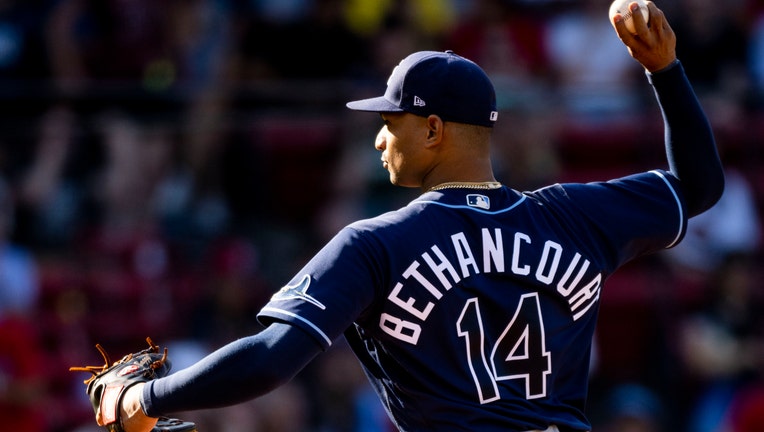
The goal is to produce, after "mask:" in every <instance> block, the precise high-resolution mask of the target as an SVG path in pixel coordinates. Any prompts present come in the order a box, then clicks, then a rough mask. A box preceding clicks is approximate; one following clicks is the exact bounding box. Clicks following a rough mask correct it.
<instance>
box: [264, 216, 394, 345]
mask: <svg viewBox="0 0 764 432" xmlns="http://www.w3.org/2000/svg"><path fill="white" fill-rule="evenodd" d="M375 255H376V254H375V253H374V249H373V248H372V247H370V246H369V244H368V239H365V238H364V237H363V236H362V234H361V233H360V232H359V231H357V230H355V229H353V228H344V229H343V230H341V231H340V232H339V233H338V234H337V235H336V236H335V237H334V238H333V239H332V240H331V241H329V243H327V244H326V246H324V247H323V248H322V249H321V250H320V251H319V252H318V253H317V254H316V255H315V256H314V257H313V258H312V259H311V260H310V261H309V262H308V263H307V264H306V265H305V267H303V268H302V269H301V270H300V271H299V272H298V273H297V274H296V275H295V276H294V277H293V278H292V280H291V281H290V282H289V283H288V284H286V285H285V286H284V287H283V288H281V289H280V290H279V291H278V292H276V293H275V294H273V296H272V297H271V299H270V301H269V302H268V303H267V304H266V305H265V306H264V307H263V308H262V309H261V310H260V312H259V313H258V316H257V317H258V320H259V321H260V322H261V323H263V324H265V325H267V324H269V323H270V322H273V321H282V322H286V323H290V324H292V325H295V326H298V327H300V328H302V329H303V330H304V331H306V332H307V333H308V334H310V335H312V336H313V337H314V338H315V339H316V340H317V341H318V342H319V344H320V345H321V346H322V347H323V349H327V348H328V347H329V346H331V344H332V342H333V341H334V340H335V339H336V338H337V337H339V336H341V335H342V333H343V332H344V331H345V330H346V329H347V328H348V327H349V326H350V325H351V324H352V323H353V322H354V321H355V320H356V318H357V317H358V316H359V315H360V314H361V313H362V312H363V311H364V310H365V309H366V308H367V307H368V306H369V305H370V304H371V302H372V300H373V298H374V296H375V293H376V292H378V291H379V289H378V287H379V284H380V279H381V277H380V276H379V274H380V272H379V270H378V265H377V263H378V261H379V257H377V256H375Z"/></svg>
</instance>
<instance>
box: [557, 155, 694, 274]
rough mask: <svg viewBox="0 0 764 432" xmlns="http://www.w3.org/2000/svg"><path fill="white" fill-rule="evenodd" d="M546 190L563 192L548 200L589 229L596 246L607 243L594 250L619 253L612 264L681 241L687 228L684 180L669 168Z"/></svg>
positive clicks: (606, 254)
mask: <svg viewBox="0 0 764 432" xmlns="http://www.w3.org/2000/svg"><path fill="white" fill-rule="evenodd" d="M555 189H557V190H556V191H555ZM546 193H551V194H553V195H557V197H556V198H557V199H556V200H551V201H549V202H548V204H549V205H551V206H558V209H557V210H558V211H559V212H560V213H561V215H562V217H564V218H566V219H568V220H570V221H571V222H574V223H576V225H577V226H579V227H586V228H587V229H586V233H587V235H588V236H590V237H593V239H592V243H591V244H594V245H600V246H599V247H601V246H602V245H604V247H605V249H604V250H601V251H595V252H594V253H599V254H601V256H603V257H605V258H607V257H615V258H614V259H615V261H614V262H611V263H610V264H611V266H612V268H616V267H618V266H620V265H622V264H624V263H626V262H627V261H629V260H631V259H633V258H636V257H638V256H641V255H645V254H648V253H652V252H656V251H659V250H662V249H666V248H671V247H673V246H675V245H677V244H678V243H679V242H680V241H681V240H682V238H683V236H684V234H685V231H686V228H687V213H686V210H685V204H684V198H683V197H682V194H681V189H680V188H679V187H678V180H677V179H676V177H674V175H672V174H671V173H669V172H667V171H663V170H655V171H650V172H645V173H640V174H635V175H631V176H627V177H623V178H619V179H615V180H610V181H607V182H596V183H587V184H565V185H560V186H559V187H558V188H552V189H551V190H549V191H547V192H545V194H546ZM560 197H562V198H563V199H559V198H560Z"/></svg>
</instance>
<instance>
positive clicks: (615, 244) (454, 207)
mask: <svg viewBox="0 0 764 432" xmlns="http://www.w3.org/2000/svg"><path fill="white" fill-rule="evenodd" d="M648 5H649V6H648V7H649V10H650V25H649V26H648V25H647V23H646V22H645V20H644V19H643V18H642V15H640V14H635V15H634V18H633V19H634V20H635V25H636V29H637V33H636V35H632V34H631V33H629V31H628V30H626V28H625V26H624V23H623V19H622V17H620V16H616V17H615V18H614V20H613V26H614V28H615V31H616V33H617V35H618V37H620V38H621V40H622V41H623V43H624V44H625V45H626V47H627V48H628V50H629V52H630V53H631V55H632V56H633V57H634V58H635V59H636V60H637V61H638V62H639V63H640V64H641V65H642V66H643V67H644V68H645V69H646V75H647V79H648V80H649V82H650V83H651V85H652V86H653V88H654V92H655V95H656V98H657V101H658V103H659V105H660V109H661V111H662V114H663V118H664V121H665V131H666V135H665V150H666V151H667V153H668V169H667V170H664V169H656V170H653V171H648V172H642V173H637V174H634V175H629V176H627V177H623V178H618V179H614V180H611V181H608V182H596V183H589V184H562V185H560V184H556V185H552V186H549V187H546V188H543V189H539V190H536V191H531V192H519V191H517V190H514V189H512V188H510V187H508V186H505V185H502V184H501V183H499V182H498V181H497V180H496V179H495V178H494V176H493V173H492V170H491V161H490V159H489V153H490V149H489V141H490V136H491V127H492V126H493V124H494V123H495V122H496V121H497V111H496V105H495V95H494V89H493V86H492V84H491V82H490V80H489V78H488V77H487V76H486V74H485V73H484V72H483V70H482V69H481V68H480V67H479V66H478V65H476V64H475V63H473V62H471V61H469V60H467V59H465V58H462V57H460V56H458V55H457V54H455V53H452V52H449V51H446V52H434V51H425V52H416V53H413V54H411V55H410V56H408V57H406V58H405V59H403V60H402V61H401V63H400V64H399V65H398V66H397V67H396V68H395V69H394V70H393V72H392V75H391V76H390V78H389V80H388V83H387V90H386V92H385V94H384V96H380V97H377V98H372V99H365V100H360V101H354V102H350V103H348V104H347V106H348V107H349V108H351V109H354V110H360V111H369V112H375V113H379V115H380V116H381V118H382V120H383V122H384V125H383V126H382V128H381V130H380V131H379V134H378V136H377V140H376V143H375V147H376V148H377V150H379V151H380V152H381V160H382V165H383V167H384V168H385V169H386V170H387V171H389V176H390V181H391V182H392V183H393V184H395V185H398V186H404V187H413V188H419V189H421V191H422V194H421V195H420V196H419V197H418V198H416V199H414V200H413V201H412V202H411V203H409V204H408V205H407V206H406V207H404V208H401V209H399V210H396V211H392V212H389V213H386V214H382V215H380V216H378V217H375V218H372V219H368V220H362V221H358V222H355V223H353V224H350V225H349V226H347V227H345V228H344V229H342V230H341V231H340V232H339V233H338V234H337V235H336V237H334V238H333V239H332V240H331V241H330V242H329V243H328V244H327V245H326V246H325V247H324V248H323V249H322V250H321V251H320V252H318V253H317V254H316V255H315V256H314V257H313V258H312V259H311V260H310V261H309V262H308V263H307V264H306V265H305V266H304V267H303V268H302V269H301V270H299V271H298V272H297V274H296V275H295V276H294V278H293V279H292V280H291V281H289V282H288V283H287V284H286V285H285V286H284V287H283V288H282V289H281V290H280V291H278V292H277V293H276V294H274V295H273V297H272V298H271V300H270V302H269V303H268V304H267V305H266V306H265V307H264V308H263V309H262V310H261V311H260V313H259V315H258V317H259V319H260V321H261V322H262V323H263V324H264V325H265V329H264V330H263V331H262V332H261V333H258V334H256V335H253V336H250V337H246V338H242V339H240V340H237V341H234V342H232V343H230V344H228V345H226V346H224V347H222V348H220V349H219V350H217V351H215V352H213V353H212V354H210V355H209V356H208V357H206V358H204V359H202V360H201V361H200V362H199V363H197V364H195V365H193V366H191V367H189V368H187V369H184V370H180V371H178V372H177V373H175V374H173V375H169V376H167V377H164V378H159V379H156V380H153V381H150V382H148V383H141V384H139V385H135V386H133V387H131V388H130V389H129V390H127V391H126V393H125V396H124V398H122V402H121V406H120V413H121V418H122V420H121V421H122V425H123V426H124V429H125V430H126V431H128V432H141V431H148V430H151V428H152V425H153V422H154V421H155V418H156V417H159V416H160V415H164V414H165V413H172V412H182V411H188V410H195V409H207V408H214V407H220V406H224V405H231V404H236V403H239V402H243V401H246V400H248V399H251V398H254V397H257V396H259V395H262V394H264V393H266V392H268V391H270V390H272V389H274V388H276V387H277V386H279V385H281V384H283V383H285V382H287V381H288V380H290V379H291V378H292V377H293V376H294V375H295V374H296V373H297V372H299V371H300V370H301V369H302V368H303V367H304V366H305V365H306V364H307V363H308V362H310V361H311V360H312V359H313V358H314V357H315V356H316V355H318V354H319V353H321V352H322V351H323V350H326V349H327V348H329V347H330V346H331V345H332V344H333V343H334V342H335V340H337V339H338V338H340V337H341V336H344V337H345V338H346V339H347V341H348V342H349V344H350V346H351V347H352V349H353V350H354V352H355V354H356V355H357V356H358V359H359V360H360V362H361V364H362V365H363V367H364V370H365V372H366V374H367V375H368V378H369V380H370V381H371V383H372V385H373V387H374V388H375V389H376V391H377V392H378V394H379V397H380V399H381V401H382V403H383V404H384V407H385V408H386V410H387V411H388V413H389V415H390V418H391V419H392V421H393V422H394V423H395V425H396V426H397V428H398V429H399V430H401V431H481V432H490V431H502V432H506V431H543V430H545V431H588V430H589V429H590V423H589V421H588V420H587V418H586V416H585V414H584V411H585V401H586V397H587V381H588V376H587V372H588V368H589V358H590V348H591V343H592V336H593V334H594V330H595V321H596V318H597V311H598V306H599V299H600V297H601V295H602V290H603V289H604V286H605V282H606V280H607V278H608V277H609V276H610V275H611V274H612V273H613V272H614V271H616V270H617V269H618V268H619V267H620V266H621V265H623V264H624V263H626V262H628V261H630V260H632V259H635V258H637V257H640V256H642V255H645V254H648V253H651V252H655V251H659V250H662V249H665V248H670V247H672V246H674V245H676V244H677V243H678V242H679V241H680V240H681V239H682V236H683V233H684V232H685V227H686V224H687V220H688V218H690V217H692V216H694V215H697V214H699V213H701V212H703V211H705V210H706V209H708V208H709V207H711V206H712V205H713V204H714V203H715V202H716V200H717V199H718V198H719V196H720V195H721V192H722V189H723V185H724V177H723V174H722V168H721V163H720V161H719V158H718V155H717V151H716V147H715V143H714V139H713V136H712V131H711V128H710V125H709V123H708V121H707V119H706V117H705V114H704V113H703V111H702V109H701V107H700V105H699V103H698V101H697V99H696V97H695V95H694V92H693V89H692V88H691V86H690V84H689V82H688V80H687V78H686V76H685V73H684V70H683V67H682V65H681V64H680V63H679V61H678V60H677V58H676V54H675V50H674V46H675V35H674V33H673V31H672V29H671V27H670V26H669V24H668V23H667V21H666V20H665V17H664V14H663V13H662V11H661V10H659V9H658V8H657V7H656V6H655V5H654V4H653V3H651V2H648ZM633 6H634V5H633Z"/></svg>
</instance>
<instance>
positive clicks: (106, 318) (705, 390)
mask: <svg viewBox="0 0 764 432" xmlns="http://www.w3.org/2000/svg"><path fill="white" fill-rule="evenodd" d="M656 3H657V5H658V6H659V7H661V8H662V9H663V10H664V11H665V13H666V14H667V15H668V17H669V19H670V22H671V24H672V26H673V28H674V30H675V31H676V33H677V36H678V53H679V57H680V59H681V60H682V62H683V63H684V65H685V67H686V69H687V72H688V75H689V76H690V78H691V80H692V82H693V84H694V85H695V88H696V90H697V92H698V94H699V96H700V97H701V99H702V103H703V105H704V107H705V108H706V110H707V113H708V115H709V117H710V120H711V122H712V124H713V126H714V129H715V133H716V137H717V141H718V145H719V147H720V151H721V154H722V158H723V160H724V163H725V166H726V169H727V189H726V190H725V194H724V196H723V198H722V200H721V201H720V202H719V204H718V205H716V206H715V207H714V208H713V209H712V210H711V211H709V212H708V213H706V214H704V215H703V216H700V217H698V218H696V219H693V220H692V221H691V222H690V227H689V231H688V235H687V238H686V240H685V242H684V243H683V244H682V245H680V246H679V247H677V248H675V249H673V250H671V251H667V252H663V253H661V254H658V255H655V256H651V257H649V258H646V259H641V260H639V261H635V262H633V263H630V264H628V265H627V266H626V267H625V268H624V269H623V270H622V272H621V273H619V274H617V275H616V276H614V277H613V278H612V279H611V280H610V281H609V284H607V285H606V286H605V291H604V293H603V297H602V307H601V319H600V324H599V329H598V332H597V336H596V340H595V346H594V351H593V361H592V365H591V369H592V375H591V376H592V380H591V396H590V400H589V408H588V410H589V415H590V416H591V418H592V420H593V422H594V425H595V430H596V431H620V432H623V431H630V432H649V431H669V430H670V431H687V432H716V431H731V432H737V431H761V430H764V383H763V381H762V377H763V373H764V362H763V359H764V355H762V354H764V348H763V346H764V334H762V330H763V327H762V313H761V310H762V309H761V308H762V303H763V302H762V300H763V298H762V293H763V292H764V291H763V288H764V286H763V285H762V266H761V263H762V259H761V258H762V254H761V243H760V230H761V222H762V218H761V211H762V209H763V207H762V206H763V205H764V172H763V171H762V169H761V168H762V167H764V149H763V148H762V145H761V140H762V137H764V2H762V1H761V0H726V1H717V0H658V1H657V2H656ZM608 6H609V0H474V1H470V0H409V1H405V0H403V1H401V0H161V1H156V0H23V1H22V0H0V429H2V430H9V431H16V432H38V431H39V432H43V431H44V432H72V431H77V432H89V431H93V430H94V427H93V426H92V425H93V414H92V411H91V407H90V404H89V402H88V400H87V398H86V396H85V393H84V387H83V385H82V380H84V379H85V378H87V376H82V374H77V373H70V372H68V370H67V369H68V367H69V366H74V365H77V366H79V365H85V364H91V365H98V364H101V362H102V359H101V358H100V356H99V354H98V352H97V351H96V350H95V348H94V345H95V343H100V344H102V345H103V346H104V347H105V348H106V349H107V351H108V352H109V353H110V354H111V355H112V356H113V357H118V356H121V355H122V354H125V353H127V352H131V351H135V350H136V349H140V348H142V347H144V339H145V337H147V336H150V337H152V338H153V340H154V341H155V342H157V343H158V344H160V345H163V346H164V345H169V347H170V354H171V358H172V359H173V362H174V365H175V366H174V368H175V369H178V368H181V367H183V366H184V365H187V364H190V363H191V362H193V361H194V360H195V359H198V358H199V357H200V356H202V355H204V354H205V353H207V352H209V351H210V350H211V349H213V348H215V347H217V346H219V345H221V344H223V343H225V342H227V341H230V340H232V339H234V338H237V337H241V336H245V335H249V334H252V333H254V332H257V331H259V329H260V327H259V326H258V324H257V323H256V321H255V318H254V317H255V314H256V312H257V311H258V310H259V308H260V307H261V306H262V304H264V302H265V301H267V299H268V298H269V297H270V295H271V293H272V292H274V291H276V290H277V289H278V288H280V287H281V285H283V284H284V283H286V282H287V281H288V280H289V279H290V278H291V277H292V275H293V273H294V272H296V271H297V270H298V269H299V268H300V267H301V265H302V264H303V263H304V262H305V260H307V259H308V258H309V257H310V256H312V255H313V254H314V253H315V252H316V251H317V250H318V248H319V247H320V246H321V245H323V243H324V242H326V241H327V240H328V239H329V238H330V237H331V236H332V235H333V234H334V233H335V232H336V231H337V230H338V229H339V228H340V227H342V226H344V225H345V224H347V223H349V222H351V221H353V220H356V219H358V218H363V217H370V216H374V215H376V214H378V213H380V212H382V211H385V210H390V209H394V208H397V207H399V206H401V205H404V204H405V203H406V202H408V201H409V200H410V199H412V198H413V197H414V196H415V195H416V194H417V192H418V191H415V190H408V189H400V188H395V187H393V186H390V185H389V182H388V178H387V173H386V171H384V170H383V169H382V168H381V165H380V162H379V154H378V153H377V152H376V151H375V150H374V147H373V141H374V137H375V134H376V132H377V130H378V128H379V127H380V126H381V123H380V121H379V119H378V118H376V117H375V116H370V115H368V114H363V113H361V114H359V113H354V112H351V111H350V110H347V109H345V107H344V103H345V102H346V101H347V100H352V99H356V98H360V97H366V96H373V95H374V96H375V95H377V94H379V93H380V92H381V91H383V89H384V84H385V80H386V78H387V76H388V74H389V73H390V71H391V70H392V67H393V66H394V65H395V64H396V63H397V62H398V61H399V60H400V59H401V58H403V57H405V56H406V55H408V54H409V53H410V52H413V51H416V50H420V49H432V50H445V49H451V50H454V51H455V52H456V53H458V54H461V55H463V56H465V57H468V58H470V59H472V60H475V61H476V62H478V63H479V64H480V65H481V66H483V67H484V69H485V70H486V71H487V72H488V74H489V75H490V76H491V78H492V79H493V80H494V82H495V84H496V88H497V92H498V100H499V108H500V112H501V113H500V117H499V124H498V125H497V126H496V133H495V142H494V149H495V161H496V167H495V169H496V173H497V178H498V179H499V180H501V181H502V182H504V183H505V184H508V185H510V186H512V187H514V188H516V189H521V190H529V189H534V188H537V187H540V186H543V185H546V184H549V183H553V182H563V181H595V180H605V179H609V178H613V177H616V176H621V175H626V174H629V173H632V172H636V171H642V170H646V169H653V168H662V167H665V166H666V162H665V153H664V150H663V144H662V139H663V131H662V121H661V119H660V113H659V112H658V110H657V107H656V104H655V102H654V98H653V95H652V90H651V89H650V87H649V85H648V84H647V82H646V80H645V77H644V73H643V71H642V70H641V68H640V67H639V65H638V64H637V63H636V62H634V60H633V59H631V57H629V55H628V53H627V51H626V49H625V47H624V46H623V45H622V44H621V42H620V41H619V40H618V38H617V37H616V35H615V33H614V31H613V29H612V28H611V26H610V24H609V21H608V19H607V11H608ZM444 379H448V378H447V377H444ZM181 414H183V415H182V416H183V417H184V418H187V419H191V420H194V421H196V422H197V423H198V424H199V430H200V431H202V432H238V431H248V432H252V431H255V432H256V431H270V432H284V431H302V432H304V431H310V432H351V431H352V432H374V431H377V432H379V431H391V430H392V428H391V427H390V424H389V422H388V421H387V420H386V418H385V416H384V414H382V413H381V405H380V403H379V402H378V401H377V399H376V397H375V396H373V395H371V394H370V393H369V388H368V385H367V383H366V381H365V378H364V376H363V375H362V373H361V371H360V368H359V367H358V366H357V364H356V362H355V359H354V358H353V357H352V355H351V354H350V353H349V351H348V349H347V347H344V346H342V344H339V346H335V347H334V348H332V349H331V350H330V351H329V352H327V353H326V354H324V355H322V356H320V357H319V358H318V359H317V360H316V361H315V362H314V363H312V364H311V365H310V366H309V367H308V368H307V369H305V370H304V371H303V372H302V373H301V374H300V375H299V376H298V377H297V378H295V380H294V381H293V382H292V383H290V384H289V385H287V386H285V387H283V388H281V389H279V390H277V391H276V392H274V393H272V394H270V395H268V396H266V397H263V398H261V399H258V400H255V401H252V402H251V403H247V404H243V405H240V406H237V407H232V408H228V409H221V410H214V411H204V412H195V413H181Z"/></svg>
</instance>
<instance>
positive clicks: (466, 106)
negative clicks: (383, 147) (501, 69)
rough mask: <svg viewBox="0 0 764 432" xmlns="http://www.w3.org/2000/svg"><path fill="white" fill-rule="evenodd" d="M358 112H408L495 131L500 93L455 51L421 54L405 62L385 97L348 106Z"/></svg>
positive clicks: (401, 64) (394, 74)
mask: <svg viewBox="0 0 764 432" xmlns="http://www.w3.org/2000/svg"><path fill="white" fill-rule="evenodd" d="M347 107H348V108H350V109H352V110H356V111H369V112H378V113H384V112H407V113H411V114H415V115H418V116H422V117H427V116H428V115H430V114H435V115H438V116H439V117H440V118H442V119H443V120H444V121H451V122H457V123H466V124H473V125H480V126H488V127H492V126H493V124H494V123H495V122H496V119H497V118H498V115H499V113H498V111H497V110H496V92H495V91H494V88H493V84H492V83H491V80H490V79H489V78H488V75H486V73H485V72H484V71H483V69H481V68H480V66H478V65H477V64H476V63H474V62H473V61H471V60H468V59H466V58H464V57H461V56H459V55H456V54H454V53H453V51H445V52H440V51H419V52H415V53H413V54H411V55H409V56H408V57H406V58H405V59H403V60H401V62H400V63H399V64H398V66H396V67H395V69H393V73H392V74H391V75H390V78H388V80H387V90H386V91H385V94H384V96H379V97H375V98H370V99H362V100H357V101H353V102H348V103H347Z"/></svg>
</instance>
